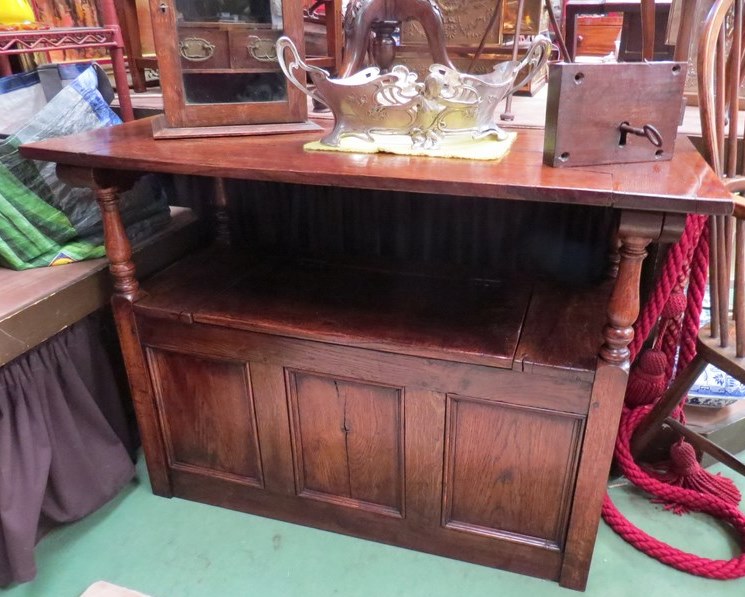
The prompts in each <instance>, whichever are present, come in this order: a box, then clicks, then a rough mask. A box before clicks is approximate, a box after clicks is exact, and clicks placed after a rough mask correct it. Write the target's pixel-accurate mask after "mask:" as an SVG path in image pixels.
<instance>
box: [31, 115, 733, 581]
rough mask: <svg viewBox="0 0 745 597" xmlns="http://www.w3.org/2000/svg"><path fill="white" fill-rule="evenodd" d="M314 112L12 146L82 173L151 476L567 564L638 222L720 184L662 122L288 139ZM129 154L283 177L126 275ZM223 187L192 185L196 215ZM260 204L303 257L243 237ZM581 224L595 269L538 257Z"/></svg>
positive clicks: (615, 376)
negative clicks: (453, 144) (669, 154)
mask: <svg viewBox="0 0 745 597" xmlns="http://www.w3.org/2000/svg"><path fill="white" fill-rule="evenodd" d="M316 138H317V136H316V134H314V133H306V134H294V135H278V136H272V137H251V138H245V139H234V138H222V139H219V140H216V139H193V140H174V141H170V142H161V141H157V140H154V139H153V138H152V134H151V123H150V122H147V121H138V122H134V123H129V124H126V125H123V126H121V127H114V128H113V129H106V130H101V131H94V132H92V133H86V134H84V135H80V136H77V137H75V138H74V139H69V138H62V139H49V140H46V141H43V142H40V143H36V144H32V145H27V146H24V147H23V148H22V149H21V151H22V154H23V155H24V157H27V158H30V159H39V160H53V161H56V162H58V166H57V171H58V173H59V175H60V177H61V178H62V179H63V180H65V181H67V182H69V183H73V184H81V183H83V184H86V185H88V186H90V187H92V188H94V189H95V192H96V198H97V200H98V202H99V205H100V206H101V211H102V214H103V222H104V226H105V230H106V236H105V241H106V248H107V254H108V256H109V258H110V261H111V272H112V274H113V277H114V284H113V285H114V297H113V300H112V307H113V311H114V314H115V317H116V322H117V329H118V332H119V338H120V342H121V346H122V352H123V355H124V358H125V363H126V366H127V373H128V375H129V381H130V387H131V390H132V396H133V401H134V403H135V410H136V414H137V420H138V424H139V427H140V432H141V437H142V440H143V448H144V451H145V455H146V462H147V466H148V471H149V473H150V481H151V484H152V487H153V490H154V491H155V492H156V493H158V494H159V495H164V496H172V495H175V496H180V497H184V498H188V499H194V500H199V501H203V502H206V503H211V504H217V505H221V506H225V507H229V508H235V509H238V510H243V511H246V512H252V513H255V514H258V515H263V516H270V517H276V518H279V519H282V520H287V521H291V522H296V523H300V524H306V525H310V526H315V527H319V528H323V529H327V530H331V531H337V532H341V533H347V534H350V535H355V536H358V537H364V538H367V539H374V540H378V541H383V542H386V543H391V544H394V545H400V546H403V547H409V548H413V549H418V550H422V551H426V552H430V553H436V554H440V555H445V556H449V557H453V558H459V559H464V560H468V561H471V562H476V563H480V564H485V565H489V566H496V567H501V568H505V569H508V570H512V571H515V572H522V573H526V574H531V575H534V576H538V577H542V578H549V579H554V580H557V581H558V582H559V583H560V584H561V585H562V586H565V587H572V588H575V589H582V588H584V586H585V583H586V581H587V574H588V571H589V567H590V561H591V558H592V551H593V546H594V542H595V536H596V533H597V528H598V522H599V519H600V511H601V507H602V502H603V497H604V495H605V488H606V482H607V475H608V469H609V467H610V461H611V455H612V452H613V445H614V441H615V436H616V431H617V429H618V421H619V417H620V414H621V408H622V404H623V398H624V392H625V388H626V382H627V377H628V370H629V369H628V368H629V358H630V356H631V349H630V348H629V346H630V343H631V342H632V340H633V337H634V330H633V327H632V326H633V323H634V321H635V320H636V318H637V316H638V313H639V298H640V296H639V287H640V279H641V271H642V262H643V261H644V258H645V256H646V247H647V246H648V245H649V244H650V243H652V242H672V241H674V240H676V239H677V238H679V237H680V234H681V231H682V229H683V225H684V223H685V220H686V217H685V214H686V213H689V212H696V213H708V214H717V215H726V214H730V213H732V209H733V205H732V198H731V195H730V194H729V193H728V192H727V190H726V189H725V188H724V187H723V186H722V184H721V181H720V180H719V179H718V177H717V176H716V174H715V173H714V172H713V171H712V170H711V169H710V168H709V167H708V166H707V165H706V162H705V161H704V160H703V158H702V157H701V155H700V154H699V153H698V152H697V151H696V150H695V148H694V147H693V146H692V145H691V143H690V142H689V141H688V140H687V139H685V138H683V137H680V138H679V139H678V140H677V144H676V151H675V155H674V157H673V159H672V160H671V161H669V162H654V163H649V164H634V166H633V168H630V167H628V166H627V165H606V166H593V167H592V168H591V169H584V168H582V167H577V168H559V169H557V168H550V167H548V166H545V165H543V164H542V151H543V132H542V131H534V130H529V129H525V130H521V131H520V132H519V135H518V139H517V141H516V143H515V145H514V146H513V148H512V150H511V151H510V152H509V153H508V154H507V155H506V156H505V157H504V158H503V160H502V161H501V162H500V163H499V164H494V163H493V162H486V161H484V162H480V161H468V160H445V159H435V158H432V159H421V160H414V159H412V158H410V157H407V156H390V155H354V156H351V155H347V154H337V153H333V152H332V153H326V152H305V151H304V150H303V144H304V143H307V142H308V141H312V140H314V139H316ZM119 170H122V171H124V172H120V171H119ZM137 171H158V172H168V173H173V174H185V173H189V174H194V173H199V174H202V175H205V176H213V177H221V178H226V179H242V180H251V181H267V182H268V181H275V182H281V183H286V186H285V185H282V187H283V188H284V192H285V193H287V197H286V198H287V199H291V201H290V202H289V203H285V202H284V201H283V199H282V197H281V194H282V192H281V191H278V190H277V188H276V187H274V186H272V185H269V184H267V185H266V186H263V185H264V183H263V182H261V183H258V182H257V184H260V185H261V189H263V190H259V191H256V192H255V193H254V194H252V195H250V197H252V198H255V199H257V203H260V204H261V205H257V206H255V207H256V208H257V210H256V212H255V215H254V216H253V220H252V225H253V226H254V227H255V228H253V229H252V228H250V227H249V228H247V229H246V231H245V232H244V234H238V235H236V236H237V237H243V239H244V240H245V241H246V242H247V245H248V247H247V248H246V247H241V246H240V244H239V243H236V245H235V246H234V248H233V249H232V250H229V251H225V250H215V251H210V252H207V253H202V254H198V255H195V256H193V257H190V258H188V259H186V260H184V261H182V262H181V263H179V264H177V265H175V266H173V267H171V268H169V269H168V270H166V271H165V272H162V273H161V274H159V275H158V276H157V277H155V278H153V279H151V280H148V281H147V282H146V283H143V285H142V286H140V282H139V280H138V279H137V277H136V274H135V266H134V264H133V262H132V253H131V247H130V245H129V243H128V241H127V237H126V234H125V230H124V225H123V222H122V219H121V215H120V213H119V211H118V207H117V205H118V199H117V189H118V188H123V187H124V188H126V185H127V184H130V183H131V179H132V174H131V172H137ZM326 187H339V189H338V191H337V192H338V194H339V199H340V200H339V202H338V203H337V202H336V201H328V200H327V198H326V199H325V198H324V193H322V192H320V190H323V189H324V188H326ZM225 188H226V189H229V188H232V185H228V184H226V185H225ZM363 189H373V190H372V191H369V194H367V193H366V192H364V191H363ZM316 191H319V192H318V193H317V192H316ZM407 193H411V194H412V196H411V203H408V201H403V202H400V200H401V199H403V197H402V195H404V194H407ZM358 194H359V195H358ZM353 195H355V197H354V198H353ZM448 195H450V196H449V197H448ZM385 198H388V199H395V201H394V202H393V203H390V204H387V205H388V208H387V209H383V208H382V205H381V204H385ZM236 199H238V200H236V201H234V202H232V203H230V204H228V205H226V202H225V201H216V213H215V221H216V223H217V228H218V230H217V235H216V236H217V239H218V241H222V242H224V241H225V239H226V237H227V236H228V235H227V234H226V232H227V230H226V229H227V220H228V217H227V216H228V213H232V214H235V213H236V212H239V211H240V210H241V209H242V208H245V207H246V205H245V202H244V201H241V200H240V199H246V200H248V199H249V197H241V196H240V194H239V195H237V196H236ZM562 204H563V205H562ZM438 205H440V206H441V207H443V208H444V209H443V211H434V212H431V211H430V209H431V208H433V207H434V206H438ZM268 206H272V207H274V208H276V209H277V211H276V212H272V211H271V210H268V209H265V208H267V207H268ZM355 206H357V207H359V208H360V211H358V212H356V213H357V215H358V218H351V221H349V220H350V214H351V213H354V212H355V210H354V207H355ZM550 206H557V207H566V208H567V211H563V210H561V211H559V212H556V211H553V210H548V211H546V210H547V209H548V208H549V207H550ZM513 207H514V208H515V209H516V210H517V211H513V210H512V208H513ZM518 208H519V209H518ZM350 209H351V211H349V210H350ZM575 210H576V211H575ZM384 211H385V212H386V213H389V214H390V215H391V217H392V219H391V220H388V219H387V218H386V217H383V212H384ZM302 214H306V215H308V218H309V219H308V222H315V226H311V225H307V226H306V225H305V224H304V223H303V222H304V220H303V218H302V217H301V216H302ZM466 215H467V216H468V217H465V216H466ZM606 216H611V217H610V218H608V217H606ZM616 218H617V219H616ZM280 222H281V223H282V224H283V225H286V227H287V230H286V232H287V234H284V233H283V234H275V232H279V230H275V229H274V228H273V226H272V224H277V223H280ZM345 222H346V226H345V225H343V224H344V223H345ZM386 222H390V224H389V225H386ZM413 222H420V223H422V225H423V230H417V227H415V226H411V225H409V224H412V223H413ZM232 226H233V229H234V230H236V231H240V229H241V226H240V223H239V222H237V221H236V220H235V219H234V220H232ZM252 230H254V232H252ZM262 230H263V233H264V234H266V236H268V237H271V238H273V239H274V240H273V241H272V242H273V243H275V245H274V246H279V248H281V249H282V250H280V251H276V252H274V251H272V252H271V253H270V252H267V254H273V255H275V256H294V257H298V258H302V259H303V260H301V261H296V262H293V261H284V260H282V259H270V258H269V257H265V256H264V255H263V254H262V247H263V243H262V234H261V231H262ZM559 231H563V232H565V234H558V233H559ZM421 233H423V234H421ZM536 233H538V234H536ZM486 238H488V239H490V241H492V243H490V244H489V245H488V246H485V245H484V244H483V241H484V239H486ZM584 238H588V239H594V241H595V242H597V245H595V242H593V246H596V247H597V249H598V251H600V252H601V254H602V255H605V254H606V253H607V247H609V246H610V247H612V248H613V249H614V250H613V251H612V254H611V259H610V260H609V261H610V263H611V264H612V265H613V267H612V268H611V270H612V271H611V272H610V273H611V274H612V275H614V276H615V277H614V278H611V279H607V280H601V281H599V282H597V281H596V282H595V283H587V284H581V283H579V281H578V280H577V278H575V277H574V276H573V275H572V274H571V271H570V270H568V269H567V268H563V267H557V266H559V265H566V264H573V265H576V264H581V263H583V262H584V261H585V260H586V259H587V257H588V255H587V254H586V253H585V251H583V250H582V249H581V248H580V246H581V243H580V244H578V240H579V239H584ZM292 239H298V242H299V243H300V244H299V245H294V244H293V242H289V243H288V242H286V241H288V240H290V241H291V240H292ZM383 239H388V240H389V242H390V243H391V245H390V247H389V246H388V245H387V244H386V242H383ZM611 241H612V242H611ZM303 243H305V246H306V248H307V249H308V250H307V251H299V252H297V253H296V252H294V247H296V246H302V245H303ZM270 244H272V243H270ZM439 245H443V246H442V247H440V246H439ZM323 246H326V247H327V248H328V249H329V251H328V252H324V251H322V250H319V247H323ZM355 247H356V248H357V249H358V250H359V251H362V252H364V253H365V255H366V257H367V258H366V259H363V258H362V257H363V256H362V255H360V254H359V253H356V252H355V251H354V248H355ZM393 247H395V250H389V249H392V248H393ZM423 248H426V250H424V251H420V250H419V249H423ZM616 248H618V251H617V252H616V251H615V249H616ZM244 249H246V250H244ZM368 249H369V250H368ZM440 249H443V250H444V251H445V253H447V254H448V255H450V256H451V257H452V259H450V258H445V259H441V258H440V257H439V256H440ZM244 253H245V256H244V255H243V254H244ZM371 253H372V254H371ZM396 255H401V260H400V261H399V260H397V259H396V258H395V256H396ZM531 255H533V256H535V255H540V256H542V257H544V258H545V260H546V261H547V262H549V263H547V264H546V265H550V267H548V268H547V269H545V270H543V271H545V272H546V275H547V276H548V275H551V272H553V273H554V274H555V276H556V277H558V279H560V280H562V281H563V284H561V285H554V284H550V283H548V282H546V281H545V279H544V276H541V275H539V274H538V271H537V270H538V268H536V267H532V266H531V263H533V264H534V263H535V261H533V260H531V257H530V256H531ZM428 256H429V257H431V258H432V259H428V258H427V257H428ZM469 256H470V258H473V259H474V260H475V261H474V262H473V265H474V266H476V267H477V269H476V273H473V271H474V270H472V269H471V268H470V267H468V263H469ZM316 257H318V258H319V260H318V261H316V260H315V258H316ZM378 258H379V259H378ZM492 259H493V260H494V261H495V262H497V264H498V265H499V266H505V267H504V269H505V270H506V272H505V275H504V276H503V275H502V274H501V271H502V270H501V269H499V270H491V267H487V269H486V270H482V269H481V268H480V267H478V266H481V265H486V262H489V263H491V261H492ZM422 261H424V263H422ZM324 262H326V263H328V265H324ZM365 263H367V266H365ZM432 269H433V270H434V271H430V270H432ZM580 269H583V268H581V267H580ZM492 271H493V272H494V274H493V275H492V273H491V272H492ZM634 349H635V347H634Z"/></svg>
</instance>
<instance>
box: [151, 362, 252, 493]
mask: <svg viewBox="0 0 745 597" xmlns="http://www.w3.org/2000/svg"><path fill="white" fill-rule="evenodd" d="M148 359H149V361H150V368H151V370H152V371H153V382H154V385H155V392H156V396H157V400H158V404H159V408H160V411H161V413H162V416H163V428H164V436H165V443H166V449H167V451H168V456H169V461H170V465H171V467H172V468H179V467H187V468H198V469H206V470H207V471H210V472H214V473H216V474H218V475H220V474H221V475H228V476H231V477H239V478H240V479H241V480H243V481H245V482H248V483H250V484H254V485H258V486H262V485H263V474H262V468H261V459H260V455H259V446H258V435H257V431H256V417H255V414H254V404H253V396H252V393H251V387H250V382H249V378H248V374H247V369H246V366H245V364H243V363H236V362H229V361H220V360H215V359H207V358H203V357H197V356H192V355H187V354H180V353H176V352H166V351H161V350H155V349H148Z"/></svg>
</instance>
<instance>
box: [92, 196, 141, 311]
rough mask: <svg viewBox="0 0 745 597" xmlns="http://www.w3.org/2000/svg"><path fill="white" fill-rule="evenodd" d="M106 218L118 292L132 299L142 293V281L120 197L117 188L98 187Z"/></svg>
mask: <svg viewBox="0 0 745 597" xmlns="http://www.w3.org/2000/svg"><path fill="white" fill-rule="evenodd" d="M95 193H96V200H97V201H98V207H99V209H100V210H101V218H102V220H103V232H104V244H105V246H106V256H107V257H108V258H109V271H110V272H111V277H112V278H113V279H114V294H115V295H116V296H118V297H120V298H124V299H126V300H127V301H129V302H134V301H136V300H137V299H138V298H139V296H140V283H139V282H138V281H137V278H136V276H135V265H134V263H133V262H132V245H131V244H130V242H129V238H127V233H126V232H125V230H124V223H123V222H122V218H121V214H120V213H119V196H118V191H117V189H116V188H114V187H108V188H103V189H95Z"/></svg>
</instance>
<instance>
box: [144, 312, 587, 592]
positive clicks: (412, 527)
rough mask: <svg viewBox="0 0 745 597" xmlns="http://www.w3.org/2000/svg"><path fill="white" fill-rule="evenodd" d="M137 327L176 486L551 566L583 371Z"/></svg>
mask: <svg viewBox="0 0 745 597" xmlns="http://www.w3.org/2000/svg"><path fill="white" fill-rule="evenodd" d="M180 308H181V307H180V306H179V309H180ZM252 312H253V311H252ZM138 334H139V337H140V338H141V340H142V342H143V343H144V345H145V348H146V354H147V357H148V359H147V360H148V366H149V369H150V375H151V379H152V380H153V386H154V391H155V401H156V404H157V408H158V411H159V413H160V417H161V431H162V436H163V440H164V443H165V445H166V449H167V453H168V457H169V458H168V460H169V462H168V467H169V471H168V474H169V477H170V482H171V486H172V487H173V491H174V494H175V495H178V496H180V497H186V498H191V499H197V500H200V501H205V502H208V503H213V504H219V505H224V506H228V507H231V508H237V509H240V510H245V511H247V512H252V513H256V514H261V515H267V516H272V517H276V518H280V519H283V520H289V521H292V522H298V523H301V524H309V525H311V526H317V527H320V528H325V529H329V530H333V531H339V532H344V533H349V534H352V535H356V536H360V537H366V538H371V539H376V540H382V541H385V542H389V543H393V544H397V545H401V546H406V547H413V548H415V549H421V550H424V551H431V552H433V553H439V554H441V555H447V556H450V557H458V558H463V559H467V560H471V561H475V562H479V563H482V564H487V565H499V566H506V567H508V568H511V569H515V570H519V571H523V572H528V573H530V574H535V575H537V576H544V577H547V578H556V577H557V575H558V574H559V570H560V566H561V561H562V552H563V549H564V543H565V535H566V532H567V528H568V523H569V513H570V510H571V499H572V493H573V490H574V483H575V479H576V472H577V463H578V460H579V452H580V443H581V439H582V431H583V428H584V421H585V413H584V412H583V410H582V408H581V401H580V400H579V398H580V396H581V395H582V394H583V393H586V392H587V391H588V390H589V384H587V383H586V382H576V383H575V384H574V385H572V384H568V383H567V385H566V387H564V386H563V385H562V384H561V383H558V382H557V383H556V384H554V386H553V388H554V390H555V392H554V393H553V394H550V395H547V394H546V391H545V389H546V383H547V381H546V380H547V378H545V377H542V376H540V375H535V374H526V373H523V372H518V371H512V370H508V369H503V368H499V367H486V366H483V365H475V366H474V365H469V364H465V363H455V362H450V361H440V360H438V359H434V358H425V357H415V356H408V355H401V354H392V353H386V352H383V351H379V350H370V349H361V348H355V347H349V346H342V345H335V344H330V343H325V342H316V341H312V340H307V339H302V338H293V337H289V336H284V335H283V336H279V335H274V334H265V333H259V332H254V331H247V330H241V329H235V328H229V327H223V326H219V325H211V324H203V323H193V324H187V323H183V322H180V321H177V320H173V319H171V320H168V319H163V318H152V317H142V316H140V317H138ZM202 355H209V356H202ZM516 388H519V389H520V392H519V394H518V393H516ZM459 390H461V391H463V390H465V391H467V392H469V393H470V394H472V396H468V397H467V396H463V395H460V394H458V393H456V392H458V391H459ZM585 395H587V394H585ZM557 396H558V397H559V398H557ZM550 400H554V403H553V404H556V405H557V406H564V407H566V412H559V411H558V410H555V409H552V403H550V402H549V401H550ZM572 411H574V412H572Z"/></svg>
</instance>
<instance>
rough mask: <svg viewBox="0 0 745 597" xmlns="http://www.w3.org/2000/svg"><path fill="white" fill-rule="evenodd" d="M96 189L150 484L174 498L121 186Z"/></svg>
mask: <svg viewBox="0 0 745 597" xmlns="http://www.w3.org/2000/svg"><path fill="white" fill-rule="evenodd" d="M95 192H96V200H97V201H98V206H99V208H100V210H101V216H102V218H103V226H104V243H105V245H106V255H107V256H108V258H109V262H110V263H109V270H110V271H111V275H112V277H113V278H114V296H113V297H112V299H111V305H112V309H113V311H114V320H115V322H116V328H117V332H118V334H119V343H120V345H121V348H122V356H123V357H124V362H125V364H126V368H127V376H128V378H129V387H130V390H131V393H132V401H133V403H134V405H135V413H136V416H137V424H138V427H139V429H140V437H141V439H142V447H143V449H144V451H145V461H146V462H147V468H148V473H149V475H150V483H151V485H152V488H153V492H154V493H155V494H157V495H161V496H165V497H171V496H172V495H173V492H172V490H171V482H170V479H169V476H168V459H167V455H166V450H165V446H164V445H163V439H162V438H163V436H162V430H161V428H160V422H159V420H160V419H159V416H158V409H157V406H156V403H155V396H154V394H153V389H152V386H151V384H150V376H149V374H148V371H147V366H146V363H145V355H144V354H143V351H142V346H141V344H140V340H139V337H138V335H137V327H136V324H135V317H134V311H133V309H132V305H133V302H134V301H136V300H137V298H139V297H140V295H141V290H140V285H139V282H138V281H137V277H136V275H135V274H136V272H135V266H134V263H133V262H132V246H131V244H130V242H129V239H128V238H127V234H126V232H125V230H124V223H123V222H122V218H121V214H120V212H119V196H118V194H117V189H116V188H114V187H107V188H98V189H95Z"/></svg>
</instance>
